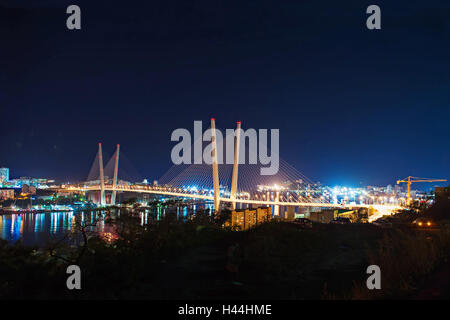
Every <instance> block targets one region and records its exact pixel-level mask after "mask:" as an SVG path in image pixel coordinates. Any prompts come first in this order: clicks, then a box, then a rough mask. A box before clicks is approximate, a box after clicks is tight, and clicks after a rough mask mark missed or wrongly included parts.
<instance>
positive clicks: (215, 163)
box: [211, 118, 220, 215]
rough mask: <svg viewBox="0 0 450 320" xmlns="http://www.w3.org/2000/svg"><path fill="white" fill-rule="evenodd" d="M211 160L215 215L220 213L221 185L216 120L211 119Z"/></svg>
mask: <svg viewBox="0 0 450 320" xmlns="http://www.w3.org/2000/svg"><path fill="white" fill-rule="evenodd" d="M211 144H212V148H211V158H212V169H213V186H214V213H215V214H216V215H217V214H218V213H219V212H220V209H219V208H220V185H219V164H218V160H217V141H216V120H215V119H214V118H211Z"/></svg>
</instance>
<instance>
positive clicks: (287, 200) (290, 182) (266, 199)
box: [64, 119, 401, 215]
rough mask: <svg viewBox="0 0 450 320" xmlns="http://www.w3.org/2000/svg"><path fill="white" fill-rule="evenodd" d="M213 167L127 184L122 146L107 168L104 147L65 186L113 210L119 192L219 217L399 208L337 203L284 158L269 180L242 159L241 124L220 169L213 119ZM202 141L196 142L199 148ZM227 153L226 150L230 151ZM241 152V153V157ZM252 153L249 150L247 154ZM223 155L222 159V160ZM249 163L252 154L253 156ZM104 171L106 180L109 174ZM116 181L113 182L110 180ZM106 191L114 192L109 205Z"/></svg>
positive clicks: (178, 168)
mask: <svg viewBox="0 0 450 320" xmlns="http://www.w3.org/2000/svg"><path fill="white" fill-rule="evenodd" d="M210 132H211V137H210V138H211V139H210V141H211V164H205V163H200V164H197V163H198V162H197V161H194V164H190V165H174V166H173V167H172V168H171V169H170V170H169V171H168V172H167V173H166V174H164V175H163V176H162V177H161V178H160V180H159V184H157V185H148V184H141V183H129V182H124V181H121V180H119V162H120V161H121V160H120V157H119V152H120V146H119V145H117V150H116V152H115V153H114V155H113V157H112V158H111V160H110V161H109V162H108V164H107V165H106V167H105V168H104V167H103V152H102V145H101V143H99V151H98V153H97V157H96V159H95V161H94V165H93V166H92V168H91V170H90V173H89V177H88V180H89V181H88V182H87V183H84V184H78V185H71V186H66V187H65V188H64V190H67V191H81V192H98V193H99V195H100V196H99V198H98V205H99V206H106V205H114V204H115V203H116V197H117V193H118V192H136V193H144V194H154V195H161V196H170V197H180V198H189V199H198V200H205V201H213V202H214V210H215V212H216V213H217V212H219V210H218V209H219V208H220V205H221V203H228V204H230V205H231V206H232V207H233V208H236V204H244V205H249V206H274V215H278V213H279V207H289V206H294V207H322V208H374V209H375V210H377V211H379V212H380V213H381V212H382V213H389V212H392V211H395V210H397V209H400V208H401V207H400V206H399V205H393V204H376V203H364V202H362V201H361V202H360V203H358V204H357V203H336V201H333V200H334V199H333V198H332V195H330V194H326V193H324V192H323V189H322V188H321V186H320V184H317V183H314V182H312V181H311V180H309V179H308V178H307V177H306V176H304V175H303V174H301V173H300V172H298V171H297V170H296V169H294V168H293V167H292V166H290V165H289V164H288V163H287V162H285V161H284V160H282V159H280V161H279V170H278V173H277V174H275V175H271V176H263V175H261V174H260V168H261V165H249V164H242V161H240V160H241V158H240V156H241V157H242V156H244V159H245V155H243V154H242V150H244V153H245V152H246V151H245V150H246V149H245V148H244V149H242V143H243V144H244V145H245V136H243V137H241V135H242V133H243V131H242V130H241V123H240V122H238V123H237V128H236V130H233V131H232V135H233V137H232V138H233V140H232V141H233V144H234V145H233V146H232V150H233V151H234V152H233V155H232V158H233V159H234V161H233V163H232V164H219V161H218V153H219V150H218V144H219V145H221V141H220V143H218V141H217V136H216V127H215V119H211V130H210ZM197 142H198V141H195V142H194V144H195V143H197ZM227 150H228V149H227ZM240 152H241V154H240ZM248 152H250V151H248ZM222 156H223V155H222ZM249 158H250V154H249ZM105 171H106V172H107V174H108V175H105ZM111 176H112V179H111V178H109V177H111ZM106 192H108V193H111V197H110V201H109V203H107V202H106V197H105V194H106Z"/></svg>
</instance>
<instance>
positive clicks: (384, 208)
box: [58, 185, 402, 213]
mask: <svg viewBox="0 0 450 320" xmlns="http://www.w3.org/2000/svg"><path fill="white" fill-rule="evenodd" d="M167 189H169V191H168V190H167ZM170 189H172V188H169V187H139V186H116V188H115V189H114V188H113V187H112V185H105V188H104V190H105V191H114V190H115V191H117V192H124V191H126V192H137V193H150V194H157V195H167V196H173V197H183V198H194V199H203V200H211V201H214V196H208V195H203V194H196V193H183V192H177V191H171V190H170ZM173 189H177V188H173ZM58 190H60V191H81V192H87V191H101V187H100V186H84V187H67V188H59V189H58ZM178 190H180V189H178ZM220 201H223V202H237V203H246V204H257V205H268V206H271V205H278V206H295V207H322V208H346V209H352V208H374V209H376V210H378V211H380V212H385V213H388V212H393V211H395V210H399V209H402V207H401V206H398V205H385V204H372V205H370V204H335V203H324V202H293V201H292V202H287V201H264V200H250V199H239V198H237V199H235V200H233V201H232V200H231V199H230V198H223V197H220Z"/></svg>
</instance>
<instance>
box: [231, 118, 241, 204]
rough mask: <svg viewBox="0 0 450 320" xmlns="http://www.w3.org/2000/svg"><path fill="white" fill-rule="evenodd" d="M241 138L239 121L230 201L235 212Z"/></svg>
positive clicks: (236, 132)
mask: <svg viewBox="0 0 450 320" xmlns="http://www.w3.org/2000/svg"><path fill="white" fill-rule="evenodd" d="M240 137H241V122H240V121H238V122H237V125H236V131H235V139H234V162H233V176H232V178H231V190H230V200H231V205H232V207H233V210H235V209H236V201H234V200H235V199H236V190H237V181H238V180H237V179H238V166H239V144H240Z"/></svg>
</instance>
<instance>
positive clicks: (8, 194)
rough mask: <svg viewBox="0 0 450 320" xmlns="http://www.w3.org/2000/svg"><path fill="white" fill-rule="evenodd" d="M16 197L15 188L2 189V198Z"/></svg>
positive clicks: (0, 191)
mask: <svg viewBox="0 0 450 320" xmlns="http://www.w3.org/2000/svg"><path fill="white" fill-rule="evenodd" d="M9 199H14V190H13V189H0V200H9Z"/></svg>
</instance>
